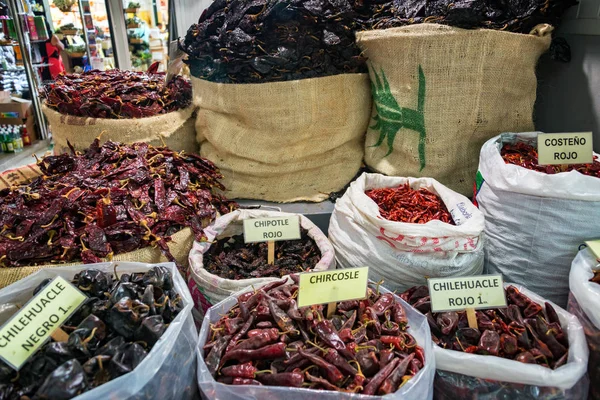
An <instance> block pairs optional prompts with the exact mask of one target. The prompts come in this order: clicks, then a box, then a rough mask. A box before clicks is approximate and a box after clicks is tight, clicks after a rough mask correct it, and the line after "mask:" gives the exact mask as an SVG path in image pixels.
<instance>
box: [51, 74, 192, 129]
mask: <svg viewBox="0 0 600 400" xmlns="http://www.w3.org/2000/svg"><path fill="white" fill-rule="evenodd" d="M40 96H41V97H42V98H43V99H44V100H45V103H46V105H47V106H48V107H50V108H52V109H54V110H56V111H58V112H59V113H61V114H68V115H76V116H79V117H92V118H111V119H119V118H145V117H152V116H155V115H159V114H165V113H168V112H171V111H176V110H179V109H182V108H186V107H187V106H189V105H190V104H191V102H192V86H191V84H190V82H189V81H187V80H185V79H184V78H183V77H182V76H179V75H178V76H175V77H174V78H173V79H172V80H171V81H169V83H167V82H166V79H165V73H162V72H161V73H158V72H154V73H153V72H151V71H149V72H136V71H128V70H119V69H112V70H108V71H98V70H94V71H89V72H85V73H83V74H61V75H59V76H58V77H57V79H56V80H55V81H54V82H52V83H49V84H46V85H45V86H44V87H42V88H41V89H40Z"/></svg>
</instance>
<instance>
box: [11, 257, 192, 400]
mask: <svg viewBox="0 0 600 400" xmlns="http://www.w3.org/2000/svg"><path fill="white" fill-rule="evenodd" d="M115 264H118V267H117V273H118V274H121V273H132V272H146V271H148V270H149V269H150V268H152V267H153V266H155V265H152V264H142V263H128V262H118V263H101V264H88V265H77V266H72V267H60V268H46V269H43V270H40V271H38V272H36V273H34V274H33V275H30V276H28V277H27V278H24V279H22V280H20V281H18V282H16V283H14V284H12V285H10V286H8V287H6V288H4V289H2V290H0V304H7V303H12V304H21V305H22V304H24V303H25V302H27V301H28V300H29V299H30V298H31V297H32V294H33V290H34V289H35V288H36V287H37V286H38V285H39V284H40V283H41V282H42V281H43V280H44V279H47V278H53V277H56V276H62V277H63V278H65V279H67V280H72V279H73V277H74V276H75V274H77V273H78V272H80V271H83V270H87V269H92V268H94V269H98V270H100V271H103V272H113V270H114V265H115ZM160 265H161V266H163V267H166V268H168V269H169V271H171V274H172V275H173V284H174V287H175V290H177V292H178V293H179V294H180V295H181V298H182V300H183V303H184V304H185V307H184V308H183V310H181V312H180V313H179V314H178V315H177V317H175V319H174V320H173V321H172V322H171V323H170V324H169V327H168V328H167V330H166V331H165V333H164V334H163V335H162V337H161V338H160V339H159V340H158V342H156V344H155V345H154V347H153V348H152V350H151V351H150V352H149V353H148V355H147V356H146V358H144V360H142V362H141V363H140V364H139V365H138V366H137V367H136V368H135V369H134V370H133V371H132V372H130V373H128V374H125V375H122V376H120V377H118V378H116V379H113V380H111V381H110V382H107V383H105V384H104V385H102V386H99V387H97V388H95V389H92V390H90V391H88V392H85V393H83V394H82V395H80V396H77V397H75V398H74V399H73V400H106V399H119V400H147V399H156V400H164V399H178V400H180V399H181V400H187V399H190V400H191V399H194V398H195V396H196V392H197V386H196V381H195V379H194V373H195V371H196V358H195V356H194V347H195V345H196V343H197V341H198V333H197V331H196V327H195V325H194V320H193V318H192V308H193V303H192V297H191V296H190V293H189V291H188V289H187V286H186V284H185V281H184V279H183V278H182V277H181V275H180V274H179V271H178V270H177V267H176V266H175V264H173V263H164V264H160Z"/></svg>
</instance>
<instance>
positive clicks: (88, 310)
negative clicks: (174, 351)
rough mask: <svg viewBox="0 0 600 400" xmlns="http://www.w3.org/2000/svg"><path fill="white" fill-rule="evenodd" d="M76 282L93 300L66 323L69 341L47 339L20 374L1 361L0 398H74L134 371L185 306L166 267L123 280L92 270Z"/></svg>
mask: <svg viewBox="0 0 600 400" xmlns="http://www.w3.org/2000/svg"><path fill="white" fill-rule="evenodd" d="M116 270H117V266H116V265H115V277H116V275H117V271H116ZM51 280H52V279H46V280H44V281H43V282H42V283H41V284H40V285H39V286H38V287H37V288H36V289H35V290H34V292H33V295H34V296H35V294H37V293H38V292H39V291H40V290H42V289H43V288H44V286H46V285H47V284H48V283H50V281H51ZM72 283H73V285H75V286H76V287H77V288H78V289H79V290H80V291H82V292H83V293H84V294H85V295H86V296H87V299H86V300H85V302H84V303H83V305H82V306H81V307H80V308H79V309H78V310H77V311H76V312H75V313H74V314H73V315H72V316H71V317H70V318H69V319H68V320H67V321H66V322H65V324H64V325H63V326H62V329H63V330H64V331H65V332H66V333H68V334H69V339H68V340H67V341H66V342H57V341H54V340H52V341H50V342H48V343H46V344H45V345H43V346H42V347H41V348H40V350H39V351H38V352H36V353H35V355H33V357H32V358H31V359H30V360H29V361H27V363H26V364H25V365H24V366H23V367H22V368H21V370H20V371H19V372H17V371H14V370H13V369H12V368H10V367H9V366H8V365H7V364H5V363H3V362H0V400H19V399H20V400H23V399H30V398H31V399H34V400H56V399H64V400H66V399H71V398H73V397H76V396H79V395H80V394H82V393H84V392H87V391H88V390H91V389H94V388H96V387H98V386H101V385H103V384H105V383H106V382H108V381H110V380H112V379H116V378H118V377H119V376H121V375H124V374H126V373H128V372H131V371H133V370H134V369H135V368H136V367H137V366H138V365H139V363H140V362H142V360H143V359H144V358H145V357H146V356H147V355H148V353H149V352H150V350H151V349H152V347H153V346H154V344H155V343H156V342H157V341H158V340H159V339H160V338H161V336H162V335H163V333H164V332H165V331H166V330H167V326H168V325H169V324H170V323H171V321H173V320H174V319H175V317H176V316H177V314H179V312H180V311H181V310H182V309H183V307H184V305H183V303H182V299H181V296H180V295H179V293H177V291H176V290H175V288H174V286H173V277H172V276H171V273H170V271H169V270H168V269H166V268H164V267H153V268H152V269H151V270H149V271H148V272H146V273H132V274H125V273H123V274H121V275H120V276H119V277H118V278H117V279H114V278H113V276H112V274H111V273H106V272H102V271H99V270H97V269H88V270H85V271H81V272H80V273H78V274H77V275H75V277H74V278H73V281H72Z"/></svg>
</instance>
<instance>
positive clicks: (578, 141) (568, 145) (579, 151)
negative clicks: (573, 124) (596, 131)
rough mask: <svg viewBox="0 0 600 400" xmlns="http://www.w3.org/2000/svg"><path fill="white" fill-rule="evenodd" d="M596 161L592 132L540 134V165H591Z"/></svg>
mask: <svg viewBox="0 0 600 400" xmlns="http://www.w3.org/2000/svg"><path fill="white" fill-rule="evenodd" d="M593 161H594V139H593V136H592V132H580V133H540V134H538V164H539V165H557V164H589V163H591V162H593Z"/></svg>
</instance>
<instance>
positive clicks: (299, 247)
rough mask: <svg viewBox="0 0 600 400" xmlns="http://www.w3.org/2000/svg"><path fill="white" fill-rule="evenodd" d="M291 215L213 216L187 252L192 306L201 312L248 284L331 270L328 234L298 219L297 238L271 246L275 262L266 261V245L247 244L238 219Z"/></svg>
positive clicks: (239, 213) (238, 212)
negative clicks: (212, 220)
mask: <svg viewBox="0 0 600 400" xmlns="http://www.w3.org/2000/svg"><path fill="white" fill-rule="evenodd" d="M290 215H294V214H288V213H282V212H277V211H262V210H236V211H234V212H231V213H229V214H226V215H222V216H220V217H218V218H217V219H216V220H215V222H214V223H213V224H212V225H210V226H208V227H207V228H205V229H204V234H205V235H206V240H204V241H200V242H198V241H196V242H194V245H193V247H192V250H191V251H190V260H189V261H190V278H189V279H188V281H189V288H190V291H191V292H192V297H193V298H194V302H195V303H196V308H197V309H198V310H200V312H201V313H202V314H204V313H205V312H206V311H207V310H208V309H209V308H210V307H211V306H212V305H214V304H217V303H218V302H220V301H222V300H224V299H226V298H227V297H229V296H231V295H232V294H233V293H235V292H237V291H239V290H242V289H244V288H246V287H248V286H254V287H258V286H260V285H262V284H264V283H267V282H273V281H277V280H279V279H280V278H282V277H286V276H288V274H290V273H298V272H303V270H312V271H325V270H328V269H335V256H334V251H333V247H332V246H331V243H330V242H329V240H328V239H327V236H325V234H323V232H321V230H320V229H319V228H318V227H317V226H316V225H315V224H313V223H312V222H311V221H310V220H309V219H308V218H306V217H304V216H303V215H299V217H300V226H301V229H302V235H301V239H300V240H293V241H282V242H275V253H276V254H275V260H274V263H273V265H272V266H269V264H268V263H267V261H268V260H267V243H264V242H263V243H247V244H245V245H244V239H243V237H242V236H241V235H242V232H243V229H242V228H243V227H242V224H243V221H244V220H246V219H251V218H275V217H282V216H290Z"/></svg>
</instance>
